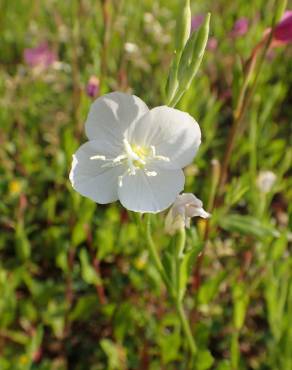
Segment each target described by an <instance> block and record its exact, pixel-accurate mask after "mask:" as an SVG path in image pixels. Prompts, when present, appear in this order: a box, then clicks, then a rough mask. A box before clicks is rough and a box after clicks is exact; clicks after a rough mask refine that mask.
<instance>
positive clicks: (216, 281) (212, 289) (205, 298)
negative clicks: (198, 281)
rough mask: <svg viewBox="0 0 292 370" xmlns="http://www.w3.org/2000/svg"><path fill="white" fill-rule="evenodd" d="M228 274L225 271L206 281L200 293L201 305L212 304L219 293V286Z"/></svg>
mask: <svg viewBox="0 0 292 370" xmlns="http://www.w3.org/2000/svg"><path fill="white" fill-rule="evenodd" d="M226 274H227V273H226V272H225V271H221V272H219V273H218V274H217V275H216V276H215V277H213V278H208V279H206V281H205V282H204V283H203V284H202V285H201V287H200V289H199V293H198V301H199V303H200V304H209V303H210V301H211V300H212V299H213V298H214V297H215V295H216V294H217V293H218V290H219V286H220V284H221V282H222V280H223V279H224V278H225V276H226Z"/></svg>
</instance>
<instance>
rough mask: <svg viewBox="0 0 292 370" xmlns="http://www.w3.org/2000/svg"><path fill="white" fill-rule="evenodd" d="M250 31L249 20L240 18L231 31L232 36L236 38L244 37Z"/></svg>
mask: <svg viewBox="0 0 292 370" xmlns="http://www.w3.org/2000/svg"><path fill="white" fill-rule="evenodd" d="M247 31H248V19H247V18H244V17H243V18H239V19H238V20H237V21H236V22H235V23H234V26H233V29H232V31H231V35H232V36H234V37H239V36H243V35H245V34H246V33H247Z"/></svg>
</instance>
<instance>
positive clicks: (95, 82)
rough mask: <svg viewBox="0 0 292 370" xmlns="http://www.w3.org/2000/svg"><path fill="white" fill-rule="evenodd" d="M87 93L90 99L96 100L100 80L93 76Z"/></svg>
mask: <svg viewBox="0 0 292 370" xmlns="http://www.w3.org/2000/svg"><path fill="white" fill-rule="evenodd" d="M86 93H87V95H88V96H89V97H90V98H95V97H96V96H97V95H98V94H99V79H98V78H97V77H95V76H91V77H90V79H89V81H88V84H87V86H86Z"/></svg>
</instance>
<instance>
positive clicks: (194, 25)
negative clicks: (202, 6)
mask: <svg viewBox="0 0 292 370" xmlns="http://www.w3.org/2000/svg"><path fill="white" fill-rule="evenodd" d="M204 19H205V16H204V15H203V14H198V15H194V16H193V17H192V22H191V31H192V32H194V31H196V30H197V29H198V28H199V27H200V26H201V24H202V23H203V21H204Z"/></svg>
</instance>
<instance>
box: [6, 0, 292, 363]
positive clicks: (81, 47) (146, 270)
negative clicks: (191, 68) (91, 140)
mask: <svg viewBox="0 0 292 370" xmlns="http://www.w3.org/2000/svg"><path fill="white" fill-rule="evenodd" d="M191 4H192V14H193V18H192V30H193V32H195V30H196V29H197V28H198V27H199V26H200V24H201V22H202V20H203V18H204V16H205V14H206V13H207V12H211V13H212V18H211V33H210V37H209V42H208V46H207V51H206V54H205V56H204V59H203V63H202V66H201V68H200V70H199V73H198V74H197V76H196V78H195V80H194V81H193V83H192V85H191V88H190V89H189V91H188V92H187V93H186V94H185V96H184V97H183V99H182V100H181V101H180V103H179V105H178V108H179V109H181V110H184V111H187V112H189V113H190V114H191V115H192V116H193V117H195V119H196V120H197V121H198V122H199V124H200V126H201V130H202V135H203V140H202V145H201V147H200V150H199V153H198V155H197V157H196V159H195V161H194V164H193V165H191V166H189V167H188V168H186V170H185V171H186V175H187V185H186V190H187V191H188V192H193V193H195V194H196V195H197V196H198V197H199V198H200V199H202V200H203V201H204V205H205V206H206V207H208V203H209V202H210V198H211V197H212V194H211V188H212V181H213V180H214V176H216V171H217V172H218V170H219V164H220V162H221V161H222V158H223V155H224V151H225V148H226V145H227V140H228V139H227V137H228V132H229V131H230V127H231V123H232V112H233V110H234V104H235V103H234V102H235V100H236V97H237V96H238V90H239V88H240V86H241V85H242V81H243V72H242V66H243V65H244V62H246V61H247V60H248V58H249V57H250V56H251V54H252V51H253V50H254V48H255V47H256V45H257V44H258V43H259V42H260V41H261V40H262V38H263V35H264V33H265V32H267V31H266V30H267V29H268V28H269V27H270V26H271V23H272V18H273V15H274V13H275V2H274V1H270V0H254V1H246V0H237V1H229V0H218V1H216V2H214V1H211V0H198V1H191ZM288 5H289V4H288ZM180 7H181V2H180V1H179V0H143V1H137V0H103V1H98V0H72V1H56V0H44V1H39V0H30V1H28V0H14V1H10V0H1V2H0V369H1V370H8V369H13V370H29V369H39V370H51V369H52V370H67V369H68V370H71V369H72V370H73V369H74V370H75V369H76V370H89V369H90V370H101V369H109V370H126V369H141V370H143V369H151V370H156V369H157V370H158V369H167V370H171V369H173V370H177V369H182V368H184V367H183V365H182V364H183V361H184V355H183V350H182V346H183V338H181V336H180V324H179V321H178V318H177V316H176V314H175V312H174V310H173V308H172V307H171V305H170V304H169V303H168V300H167V294H166V292H165V291H164V290H163V288H162V286H161V281H160V279H159V276H158V275H157V273H156V271H155V269H154V268H153V266H152V264H151V263H149V256H148V254H147V252H146V249H145V245H144V243H145V242H144V239H143V238H142V237H141V234H140V232H139V230H138V228H137V226H136V223H135V220H134V219H133V215H129V214H128V213H127V212H126V211H125V210H124V209H122V208H121V206H120V205H119V204H118V203H114V204H112V205H108V206H100V205H96V204H95V203H93V202H92V201H90V200H88V199H85V198H82V197H81V196H80V195H79V194H77V193H76V192H74V191H73V190H72V188H71V185H70V183H69V180H68V174H69V171H70V166H71V158H72V154H73V153H74V151H75V150H76V149H77V147H79V146H80V144H81V143H83V142H84V141H85V140H86V138H85V135H84V121H85V119H86V115H87V112H88V109H89V106H90V104H91V102H92V101H93V100H94V99H95V98H97V97H98V96H99V95H102V94H104V93H107V92H110V91H115V90H120V91H125V92H129V93H134V94H135V95H138V96H139V97H140V98H142V99H143V100H144V101H145V102H146V103H147V104H148V106H149V107H152V106H157V105H161V104H164V103H165V97H164V88H165V84H166V79H167V75H168V70H169V65H170V62H171V59H172V56H173V50H174V33H175V24H176V19H177V17H178V16H179V11H180ZM290 8H292V7H291V4H290ZM289 32H290V36H291V27H290V31H289ZM289 32H288V36H289ZM288 41H289V40H288ZM290 41H291V40H290ZM291 56H292V53H291V46H289V45H288V42H283V40H282V42H280V43H278V44H277V43H274V44H272V47H270V48H269V50H268V51H267V53H266V56H265V60H264V61H263V66H262V71H261V73H260V75H259V78H258V83H257V88H256V90H255V94H254V96H253V99H252V101H251V103H250V105H249V107H248V109H247V112H246V114H245V117H244V119H243V120H242V122H241V125H240V128H239V132H238V135H237V139H236V142H235V150H234V151H233V153H232V156H231V160H230V165H229V175H228V180H227V183H226V185H225V187H224V192H223V194H222V196H221V201H220V202H219V203H218V204H217V205H216V207H215V209H214V210H213V212H212V220H211V228H210V233H209V241H208V243H207V245H206V248H205V258H204V260H203V262H202V266H201V276H200V279H199V281H198V276H196V271H194V273H193V275H192V278H191V279H190V284H189V291H188V296H187V299H186V302H185V305H186V309H187V310H188V314H189V317H190V320H191V323H192V328H193V332H194V335H195V338H196V340H197V343H198V347H199V358H200V361H199V362H198V363H197V364H196V369H199V370H205V369H218V370H228V369H230V370H231V369H232V370H235V369H260V370H266V369H271V370H277V369H281V370H289V369H292V353H291V343H292V289H291V261H292V260H291V256H290V255H289V249H288V247H289V242H291V239H292V238H291V219H290V221H289V215H290V216H291V212H292V203H291V201H292V186H291V185H292V180H291V177H289V174H290V175H291V159H292V148H291V142H292V134H291V121H292V108H291V102H292V94H291V80H292V73H291V72H292V67H291V66H292V63H291ZM164 217H165V215H164V214H162V215H160V216H159V217H158V218H157V220H156V225H154V226H155V227H154V231H155V234H154V238H155V240H156V241H157V244H158V245H159V246H160V247H161V248H162V249H163V248H164V246H165V245H166V239H167V237H166V235H165V233H164V232H163V222H164ZM205 227H206V224H205V222H204V221H202V220H198V219H197V220H195V221H193V227H192V228H191V229H190V230H189V231H188V242H189V243H190V244H193V245H196V243H197V244H198V245H199V244H200V241H201V240H202V238H203V234H204V230H205Z"/></svg>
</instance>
